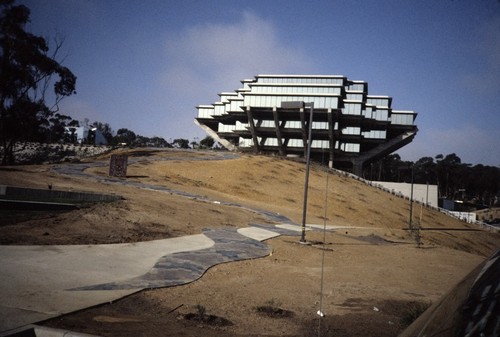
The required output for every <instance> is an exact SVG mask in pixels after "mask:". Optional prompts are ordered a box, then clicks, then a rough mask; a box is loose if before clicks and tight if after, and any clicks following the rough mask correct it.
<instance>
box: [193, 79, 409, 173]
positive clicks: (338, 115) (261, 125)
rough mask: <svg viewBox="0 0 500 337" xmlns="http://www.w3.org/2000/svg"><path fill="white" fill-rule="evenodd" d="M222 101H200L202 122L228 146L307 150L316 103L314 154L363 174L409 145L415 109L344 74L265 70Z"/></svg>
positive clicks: (287, 151) (265, 150) (300, 153)
mask: <svg viewBox="0 0 500 337" xmlns="http://www.w3.org/2000/svg"><path fill="white" fill-rule="evenodd" d="M241 83H242V84H243V87H242V88H240V89H238V90H236V91H235V92H223V93H220V94H219V96H220V101H219V102H215V103H213V104H210V105H199V106H197V107H196V108H197V109H198V117H197V118H196V119H195V123H196V124H198V125H199V126H200V127H201V128H203V129H204V130H205V131H206V132H207V134H208V135H210V136H211V137H213V138H214V139H215V140H216V141H217V142H219V143H220V144H221V145H223V146H224V147H226V148H227V149H229V150H240V151H248V150H252V151H255V152H258V153H275V154H279V155H282V156H301V157H302V156H304V157H305V154H306V150H307V143H308V130H309V109H308V108H302V109H298V108H297V109H290V108H286V107H283V106H282V103H283V102H291V101H301V102H305V103H313V104H314V113H313V122H312V137H311V138H312V143H311V158H312V159H313V160H316V161H319V162H321V161H324V162H326V161H328V163H329V166H330V167H337V168H340V169H343V170H348V171H352V172H354V173H355V174H358V175H361V173H362V170H363V166H364V165H366V164H368V163H371V162H374V161H376V160H378V159H380V158H383V157H385V156H386V155H388V154H390V153H392V152H394V151H396V150H398V149H399V148H401V147H403V146H404V145H406V144H408V143H410V142H411V141H412V140H413V138H414V137H415V135H416V133H417V127H416V125H414V121H415V118H416V116H417V114H416V113H415V112H413V111H401V110H393V109H392V108H391V103H392V98H391V97H389V96H375V95H370V94H368V84H367V83H366V82H363V81H352V80H349V79H348V78H346V77H344V76H339V75H258V76H256V77H255V78H254V79H247V80H243V81H241Z"/></svg>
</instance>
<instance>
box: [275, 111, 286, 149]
mask: <svg viewBox="0 0 500 337" xmlns="http://www.w3.org/2000/svg"><path fill="white" fill-rule="evenodd" d="M273 118H274V125H275V128H276V138H277V139H278V150H279V153H280V156H284V155H285V149H284V148H283V140H282V138H281V129H280V127H281V126H280V119H279V113H278V109H276V107H273Z"/></svg>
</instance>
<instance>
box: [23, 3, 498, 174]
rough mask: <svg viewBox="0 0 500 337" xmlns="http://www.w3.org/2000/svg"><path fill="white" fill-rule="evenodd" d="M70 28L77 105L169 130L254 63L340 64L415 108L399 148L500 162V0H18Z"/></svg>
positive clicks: (152, 131)
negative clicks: (412, 129) (407, 139)
mask: <svg viewBox="0 0 500 337" xmlns="http://www.w3.org/2000/svg"><path fill="white" fill-rule="evenodd" d="M17 3H23V4H25V5H27V6H28V7H29V8H30V9H31V12H32V14H31V24H30V26H29V30H30V31H32V32H33V33H36V34H38V35H42V36H44V37H53V36H55V35H56V33H57V34H60V35H62V36H64V37H65V42H64V46H63V51H62V53H61V56H64V58H65V59H64V62H63V64H64V65H66V66H67V67H69V68H70V69H71V70H72V71H73V73H74V74H75V75H76V76H77V77H78V80H77V92H78V93H77V95H75V96H72V97H69V98H66V99H65V100H64V101H63V104H62V108H63V112H64V113H66V114H68V115H70V116H72V117H73V118H74V119H78V120H83V119H84V118H88V119H89V120H90V121H91V122H93V121H100V122H103V123H109V124H110V125H111V127H112V128H113V129H114V130H115V131H116V130H117V129H119V128H128V129H131V130H133V131H135V132H136V133H138V134H141V135H143V136H148V137H152V136H160V137H163V138H165V139H167V140H169V139H175V138H189V139H190V140H193V139H194V138H195V137H199V138H200V139H201V138H203V137H204V136H205V134H204V132H203V131H202V130H201V129H199V128H198V127H197V126H196V125H194V123H193V119H194V118H195V117H196V114H197V111H196V108H195V107H196V106H197V105H199V104H211V103H213V102H215V101H217V99H218V96H217V94H218V93H219V92H222V91H232V90H235V89H238V88H239V87H240V82H239V81H240V80H242V79H244V78H253V76H255V75H257V74H264V73H273V74H280V73H283V74H286V73H292V74H335V75H344V76H347V77H348V78H350V79H353V80H364V81H367V82H368V85H369V93H370V94H374V95H389V96H392V97H393V108H394V109H399V110H414V111H416V112H418V114H419V115H418V118H417V121H416V123H417V125H418V127H419V130H420V131H419V133H418V134H417V137H416V138H415V140H414V141H413V142H412V143H411V144H409V145H407V146H406V147H405V148H403V149H401V150H400V151H399V152H398V153H399V154H400V155H401V157H402V158H403V159H404V160H413V161H414V160H417V159H419V158H421V157H423V156H432V157H434V156H435V155H437V154H445V155H446V154H449V153H456V154H457V155H458V156H459V157H460V158H461V159H462V161H463V162H466V163H471V164H477V163H482V164H487V165H494V166H498V165H499V164H500V1H497V0H438V1H436V0H421V1H420V0H418V1H416V0H393V1H390V0H387V1H385V0H380V1H375V0H373V1H368V0H367V1H356V0H353V1H345V0H325V1H303V0H298V1H294V0H283V1H278V0H274V1H273V0H263V1H261V0H252V1H237V0H227V1H226V0H213V1H208V0H201V1H197V0H182V1H180V0H166V1H165V0H158V1H147V0H146V1H138V0H137V1H134V0H127V1H111V0H107V1H106V0H104V1H103V0H43V1H40V0H18V2H17Z"/></svg>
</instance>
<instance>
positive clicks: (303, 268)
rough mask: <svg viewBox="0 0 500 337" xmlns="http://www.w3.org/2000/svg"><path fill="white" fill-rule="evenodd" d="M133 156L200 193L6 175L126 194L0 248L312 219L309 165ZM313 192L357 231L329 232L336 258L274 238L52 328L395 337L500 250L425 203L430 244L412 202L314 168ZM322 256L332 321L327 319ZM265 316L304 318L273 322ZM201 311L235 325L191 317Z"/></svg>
mask: <svg viewBox="0 0 500 337" xmlns="http://www.w3.org/2000/svg"><path fill="white" fill-rule="evenodd" d="M127 153H128V154H129V162H130V163H131V164H130V165H129V169H128V173H127V178H124V180H123V181H124V182H126V183H129V182H133V183H142V184H145V185H143V187H144V186H160V187H163V188H166V189H170V190H171V191H182V192H184V193H186V194H187V195H188V196H181V195H178V194H177V193H175V192H168V191H167V192H165V191H163V192H159V191H152V190H150V189H144V188H138V187H133V186H130V185H127V184H117V183H106V182H103V180H104V179H107V166H102V167H92V168H90V169H87V170H86V171H85V173H86V174H87V175H86V176H70V175H64V174H60V173H57V172H56V171H54V170H53V166H52V165H42V166H16V167H7V168H0V184H9V185H17V186H31V187H41V188H46V187H47V186H48V185H52V187H53V188H54V189H63V190H64V189H66V190H67V189H73V190H84V191H96V192H100V193H115V194H118V195H121V196H123V198H124V199H123V200H120V201H116V202H112V203H106V204H98V205H93V206H91V207H88V208H82V209H79V210H75V211H71V212H65V213H49V214H41V215H40V214H32V215H30V217H31V218H30V219H29V220H27V221H21V220H26V219H25V218H23V217H22V216H18V217H17V219H18V220H19V221H17V223H14V222H16V219H13V220H12V219H11V220H10V221H8V222H7V223H5V222H3V223H2V226H1V227H0V242H1V243H2V244H93V243H116V242H133V241H141V240H152V239H159V238H165V237H171V236H180V235H186V234H194V233H200V232H201V230H202V229H203V228H206V227H220V226H236V227H246V226H248V225H249V224H252V223H257V224H262V223H271V222H273V219H271V218H269V217H267V216H265V215H263V214H260V213H257V212H255V211H253V209H260V210H267V211H271V212H274V213H279V214H281V215H283V216H285V217H288V218H289V219H290V220H291V221H293V222H296V223H300V220H301V216H302V197H303V183H304V164H303V163H300V162H294V161H290V160H285V159H280V158H275V157H264V156H249V155H241V156H237V157H235V158H232V159H226V160H222V159H223V155H224V153H211V152H198V151H187V152H183V151H171V150H170V151H154V150H146V151H145V150H140V151H128V152H127ZM108 157H109V154H108V155H107V156H103V157H101V158H98V159H99V160H104V161H105V162H106V161H107V160H108ZM309 184H310V191H309V207H308V219H307V222H308V223H311V224H324V223H326V224H328V225H342V226H351V227H350V228H348V229H345V230H342V231H337V232H332V233H328V234H327V235H326V240H325V243H326V247H327V250H326V251H324V250H321V249H319V248H320V247H318V246H303V245H299V244H297V241H298V238H297V237H284V236H282V237H278V238H275V239H271V240H268V241H267V243H268V244H270V245H271V246H272V247H273V254H272V256H269V257H267V258H264V259H258V260H251V261H242V262H236V263H229V264H225V265H220V266H216V267H213V268H211V269H210V270H209V271H208V272H207V273H206V274H205V275H204V276H203V277H202V278H201V279H200V280H198V281H196V282H193V283H191V284H189V285H185V286H179V287H174V288H166V289H155V290H151V291H143V292H141V293H138V294H136V295H133V296H131V297H128V298H126V299H123V300H120V301H117V302H115V303H113V304H109V305H105V306H100V307H97V308H91V309H88V310H84V311H82V312H79V313H76V314H72V315H67V316H64V317H62V318H59V319H55V320H52V321H50V322H47V323H46V324H48V325H51V326H57V327H61V328H66V329H70V330H74V331H80V332H87V333H94V334H100V335H103V336H155V335H172V336H178V335H186V336H187V335H189V336H211V335H213V336H216V335H217V336H234V335H242V336H243V335H245V336H248V335H255V336H257V335H270V336H278V335H288V336H304V335H317V329H318V326H319V328H320V329H321V332H322V335H325V336H326V335H341V336H367V335H370V336H396V335H397V334H398V333H400V332H401V331H402V330H403V328H404V327H405V326H406V325H408V324H409V320H410V317H411V316H412V313H413V312H415V311H421V307H422V306H427V305H429V304H430V302H433V301H436V300H437V299H438V298H439V297H440V296H441V295H442V294H444V293H445V292H446V291H447V290H449V289H450V288H451V287H452V286H453V285H454V284H455V283H457V282H458V281H459V280H460V279H461V278H462V277H464V276H465V275H466V274H467V273H468V272H469V271H470V270H472V269H473V268H474V267H475V266H477V265H478V264H479V263H480V262H482V261H483V260H484V257H486V256H488V255H489V254H491V253H492V252H493V251H494V250H495V249H497V248H498V247H499V246H500V235H499V234H498V233H493V232H488V231H484V230H478V228H477V227H475V226H473V225H469V224H466V223H464V222H461V221H459V220H456V219H453V218H450V217H448V216H446V215H444V214H442V213H439V212H437V211H434V210H431V209H427V208H425V207H420V206H419V205H415V204H414V210H413V214H414V222H420V224H421V226H422V227H424V228H432V229H433V230H424V231H422V232H421V236H422V240H421V242H422V245H421V247H420V248H417V247H416V244H415V240H414V239H413V238H412V237H410V235H409V233H408V231H407V230H406V228H407V226H408V216H409V202H408V201H407V200H404V199H401V198H399V197H397V196H394V195H391V194H389V193H387V192H384V191H382V190H379V189H377V188H374V187H371V186H368V185H366V184H365V183H363V182H360V181H357V180H354V179H352V178H349V177H347V176H344V175H341V174H337V173H330V174H328V173H327V171H325V170H324V169H323V168H321V167H320V166H314V167H312V169H311V176H310V181H309ZM327 186H328V188H326V187H327ZM326 192H328V193H326ZM193 195H196V196H198V197H193ZM219 201H220V202H232V203H236V204H239V205H242V206H246V207H236V206H228V205H224V204H223V203H220V202H219ZM308 240H310V241H317V242H321V241H322V240H323V233H320V232H308ZM323 252H325V266H326V267H325V274H324V278H325V287H324V292H323V295H324V301H323V303H324V307H323V311H324V312H325V313H326V314H327V316H326V317H325V318H324V319H322V321H321V322H319V321H318V316H317V315H316V311H317V310H318V304H319V303H318V302H319V298H320V294H319V291H320V288H319V285H320V279H321V278H320V276H321V261H322V260H321V259H322V254H323ZM259 307H273V308H275V309H276V308H279V309H283V310H287V311H289V312H291V313H292V314H291V315H290V316H279V315H278V316H273V315H272V314H269V313H267V314H266V312H265V313H264V314H263V313H262V312H261V311H259V310H257V309H258V308H259ZM200 308H203V309H205V310H206V312H207V313H208V314H213V315H216V316H219V317H223V318H225V319H227V320H229V321H231V322H232V325H227V326H226V325H224V324H215V325H213V324H211V323H210V322H208V323H207V322H204V321H196V320H195V321H192V320H187V319H184V318H185V317H187V316H186V315H187V314H189V313H193V312H197V311H198V312H199V311H200ZM375 309H376V310H375ZM319 324H322V326H321V325H319ZM159 331H161V333H159Z"/></svg>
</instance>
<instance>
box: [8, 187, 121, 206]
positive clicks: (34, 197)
mask: <svg viewBox="0 0 500 337" xmlns="http://www.w3.org/2000/svg"><path fill="white" fill-rule="evenodd" d="M0 198H2V199H11V200H12V199H14V200H30V201H47V202H50V201H59V202H67V203H72V202H75V203H84V202H105V201H115V200H120V199H122V197H121V196H119V195H113V194H100V193H88V192H73V191H57V190H51V189H46V190H45V189H43V190H42V189H36V188H25V187H14V186H5V185H0Z"/></svg>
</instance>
